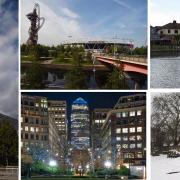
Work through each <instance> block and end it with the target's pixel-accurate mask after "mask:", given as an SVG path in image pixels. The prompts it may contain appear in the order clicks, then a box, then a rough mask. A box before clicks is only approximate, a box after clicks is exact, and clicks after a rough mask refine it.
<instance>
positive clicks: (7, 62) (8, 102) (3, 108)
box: [0, 0, 18, 118]
mask: <svg viewBox="0 0 180 180" xmlns="http://www.w3.org/2000/svg"><path fill="white" fill-rule="evenodd" d="M0 24H1V25H0V58H1V60H0V113H3V114H6V115H9V116H12V117H15V118H17V117H18V2H17V0H0Z"/></svg>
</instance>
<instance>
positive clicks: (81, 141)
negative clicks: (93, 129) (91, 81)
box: [71, 97, 90, 150]
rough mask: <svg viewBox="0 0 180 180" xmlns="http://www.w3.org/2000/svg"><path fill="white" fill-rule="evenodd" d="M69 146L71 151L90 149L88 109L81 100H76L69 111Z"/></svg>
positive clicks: (85, 103)
mask: <svg viewBox="0 0 180 180" xmlns="http://www.w3.org/2000/svg"><path fill="white" fill-rule="evenodd" d="M71 146H72V148H73V149H79V150H85V149H88V148H90V118H89V107H88V104H87V102H86V101H85V100H84V99H83V98H81V97H80V98H77V99H76V100H75V101H74V102H73V104H72V109H71Z"/></svg>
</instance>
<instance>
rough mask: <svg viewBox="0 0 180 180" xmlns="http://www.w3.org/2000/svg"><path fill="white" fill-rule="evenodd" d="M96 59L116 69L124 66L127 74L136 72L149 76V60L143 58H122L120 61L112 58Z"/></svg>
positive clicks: (102, 57) (97, 57) (98, 57)
mask: <svg viewBox="0 0 180 180" xmlns="http://www.w3.org/2000/svg"><path fill="white" fill-rule="evenodd" d="M95 58H96V59H97V60H98V61H99V62H101V63H104V64H105V63H107V64H110V65H113V66H116V67H120V65H122V66H123V70H124V71H125V72H136V73H140V74H144V75H147V74H148V70H147V58H142V57H132V56H130V57H121V58H119V59H117V58H114V57H110V56H100V55H95Z"/></svg>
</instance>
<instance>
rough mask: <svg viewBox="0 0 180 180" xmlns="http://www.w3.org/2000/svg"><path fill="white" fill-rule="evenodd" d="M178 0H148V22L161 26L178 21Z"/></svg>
mask: <svg viewBox="0 0 180 180" xmlns="http://www.w3.org/2000/svg"><path fill="white" fill-rule="evenodd" d="M179 7H180V0H170V1H165V0H151V1H150V12H151V15H150V24H151V25H152V26H159V25H160V26H161V25H165V24H167V23H169V22H173V20H176V21H177V22H179V23H180V11H179Z"/></svg>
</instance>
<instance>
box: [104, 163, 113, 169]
mask: <svg viewBox="0 0 180 180" xmlns="http://www.w3.org/2000/svg"><path fill="white" fill-rule="evenodd" d="M104 165H105V167H106V168H108V169H109V168H110V167H111V166H112V163H111V162H110V161H106V162H105V163H104Z"/></svg>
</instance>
